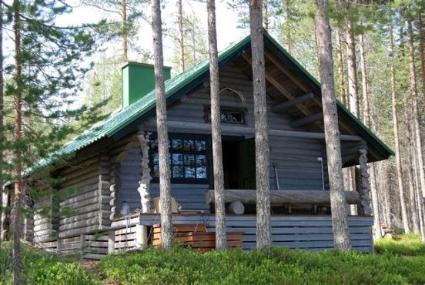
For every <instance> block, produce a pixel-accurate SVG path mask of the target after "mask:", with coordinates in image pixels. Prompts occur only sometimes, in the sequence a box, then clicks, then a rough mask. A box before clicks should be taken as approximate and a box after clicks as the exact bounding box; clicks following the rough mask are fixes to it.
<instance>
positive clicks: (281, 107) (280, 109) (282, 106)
mask: <svg viewBox="0 0 425 285" xmlns="http://www.w3.org/2000/svg"><path fill="white" fill-rule="evenodd" d="M313 98H314V94H313V93H308V94H305V95H302V96H298V97H295V98H293V99H291V100H288V101H285V102H282V103H279V104H277V105H275V106H273V107H272V111H273V112H283V111H286V110H287V109H289V108H291V107H293V106H295V105H298V104H302V103H305V102H306V101H310V100H312V99H313Z"/></svg>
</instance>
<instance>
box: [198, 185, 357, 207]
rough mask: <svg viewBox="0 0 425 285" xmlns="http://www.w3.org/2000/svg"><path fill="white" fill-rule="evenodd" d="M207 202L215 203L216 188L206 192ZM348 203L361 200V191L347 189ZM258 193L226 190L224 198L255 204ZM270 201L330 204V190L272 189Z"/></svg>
mask: <svg viewBox="0 0 425 285" xmlns="http://www.w3.org/2000/svg"><path fill="white" fill-rule="evenodd" d="M205 195H206V200H207V203H214V201H215V200H214V190H209V191H207V192H206V194H205ZM345 197H346V199H347V203H348V204H358V203H359V202H360V197H359V193H357V192H353V191H345ZM256 199H257V194H256V191H255V190H241V189H237V190H225V191H224V200H225V201H226V202H229V203H230V202H234V201H241V202H242V203H244V204H255V203H256ZM270 202H271V203H272V204H315V205H328V204H330V195H329V191H311V190H310V191H308V190H307V191H306V190H271V191H270Z"/></svg>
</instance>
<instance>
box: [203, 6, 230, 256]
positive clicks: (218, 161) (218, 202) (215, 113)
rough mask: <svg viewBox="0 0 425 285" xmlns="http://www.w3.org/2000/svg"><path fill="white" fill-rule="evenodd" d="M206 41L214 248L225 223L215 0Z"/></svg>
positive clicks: (222, 244)
mask: <svg viewBox="0 0 425 285" xmlns="http://www.w3.org/2000/svg"><path fill="white" fill-rule="evenodd" d="M207 9H208V42H209V54H210V96H211V135H212V150H213V170H214V194H215V235H216V248H217V249H225V248H226V244H227V240H226V225H225V222H224V218H225V213H226V209H225V202H224V174H223V151H222V144H221V116H220V114H221V112H220V85H219V84H220V83H219V69H218V51H217V32H216V16H215V0H208V3H207Z"/></svg>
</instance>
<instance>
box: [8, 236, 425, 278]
mask: <svg viewBox="0 0 425 285" xmlns="http://www.w3.org/2000/svg"><path fill="white" fill-rule="evenodd" d="M375 249H376V254H364V253H363V254H362V253H355V252H349V253H339V252H336V251H325V252H319V253H308V252H305V251H301V250H289V249H283V248H273V249H271V250H270V251H250V252H244V251H241V250H227V251H223V252H218V251H212V252H208V253H204V254H200V253H196V252H193V251H191V250H189V249H184V248H179V247H176V248H175V249H173V250H171V251H163V250H159V249H148V250H145V251H143V252H133V253H128V254H121V255H112V256H108V257H107V258H104V259H103V260H102V261H100V262H93V261H75V260H72V259H64V258H57V257H55V256H52V255H49V254H46V253H44V252H41V251H39V250H35V249H33V248H31V247H29V246H25V247H24V252H23V253H24V254H23V256H24V268H25V275H26V278H27V281H28V282H27V283H28V284H52V285H53V284H55V285H56V284H64V285H65V284H66V285H74V284H75V285H77V284H78V285H85V284H108V285H112V284H122V285H126V284H291V285H292V284H321V285H323V284H425V244H424V243H422V242H421V241H420V240H419V239H418V238H417V237H416V236H412V235H404V236H398V237H396V238H395V239H391V240H390V239H388V240H387V239H383V240H380V241H378V242H377V243H376V245H375ZM9 252H10V250H9V249H8V245H7V244H6V245H4V244H3V249H2V250H0V262H1V264H0V270H1V275H0V284H10V283H11V282H10V270H9V268H8V267H7V266H5V265H6V264H10V255H9Z"/></svg>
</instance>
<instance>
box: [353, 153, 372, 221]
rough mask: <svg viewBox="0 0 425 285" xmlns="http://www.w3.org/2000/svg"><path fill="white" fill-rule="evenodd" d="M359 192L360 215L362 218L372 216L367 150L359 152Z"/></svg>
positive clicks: (357, 170) (357, 171)
mask: <svg viewBox="0 0 425 285" xmlns="http://www.w3.org/2000/svg"><path fill="white" fill-rule="evenodd" d="M356 174H357V175H356V176H357V183H356V186H357V191H358V192H359V195H360V204H359V207H358V213H359V215H362V216H371V215H372V206H371V205H372V204H371V193H370V184H369V173H368V171H367V150H366V149H365V148H362V149H360V150H359V166H358V167H356Z"/></svg>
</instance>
